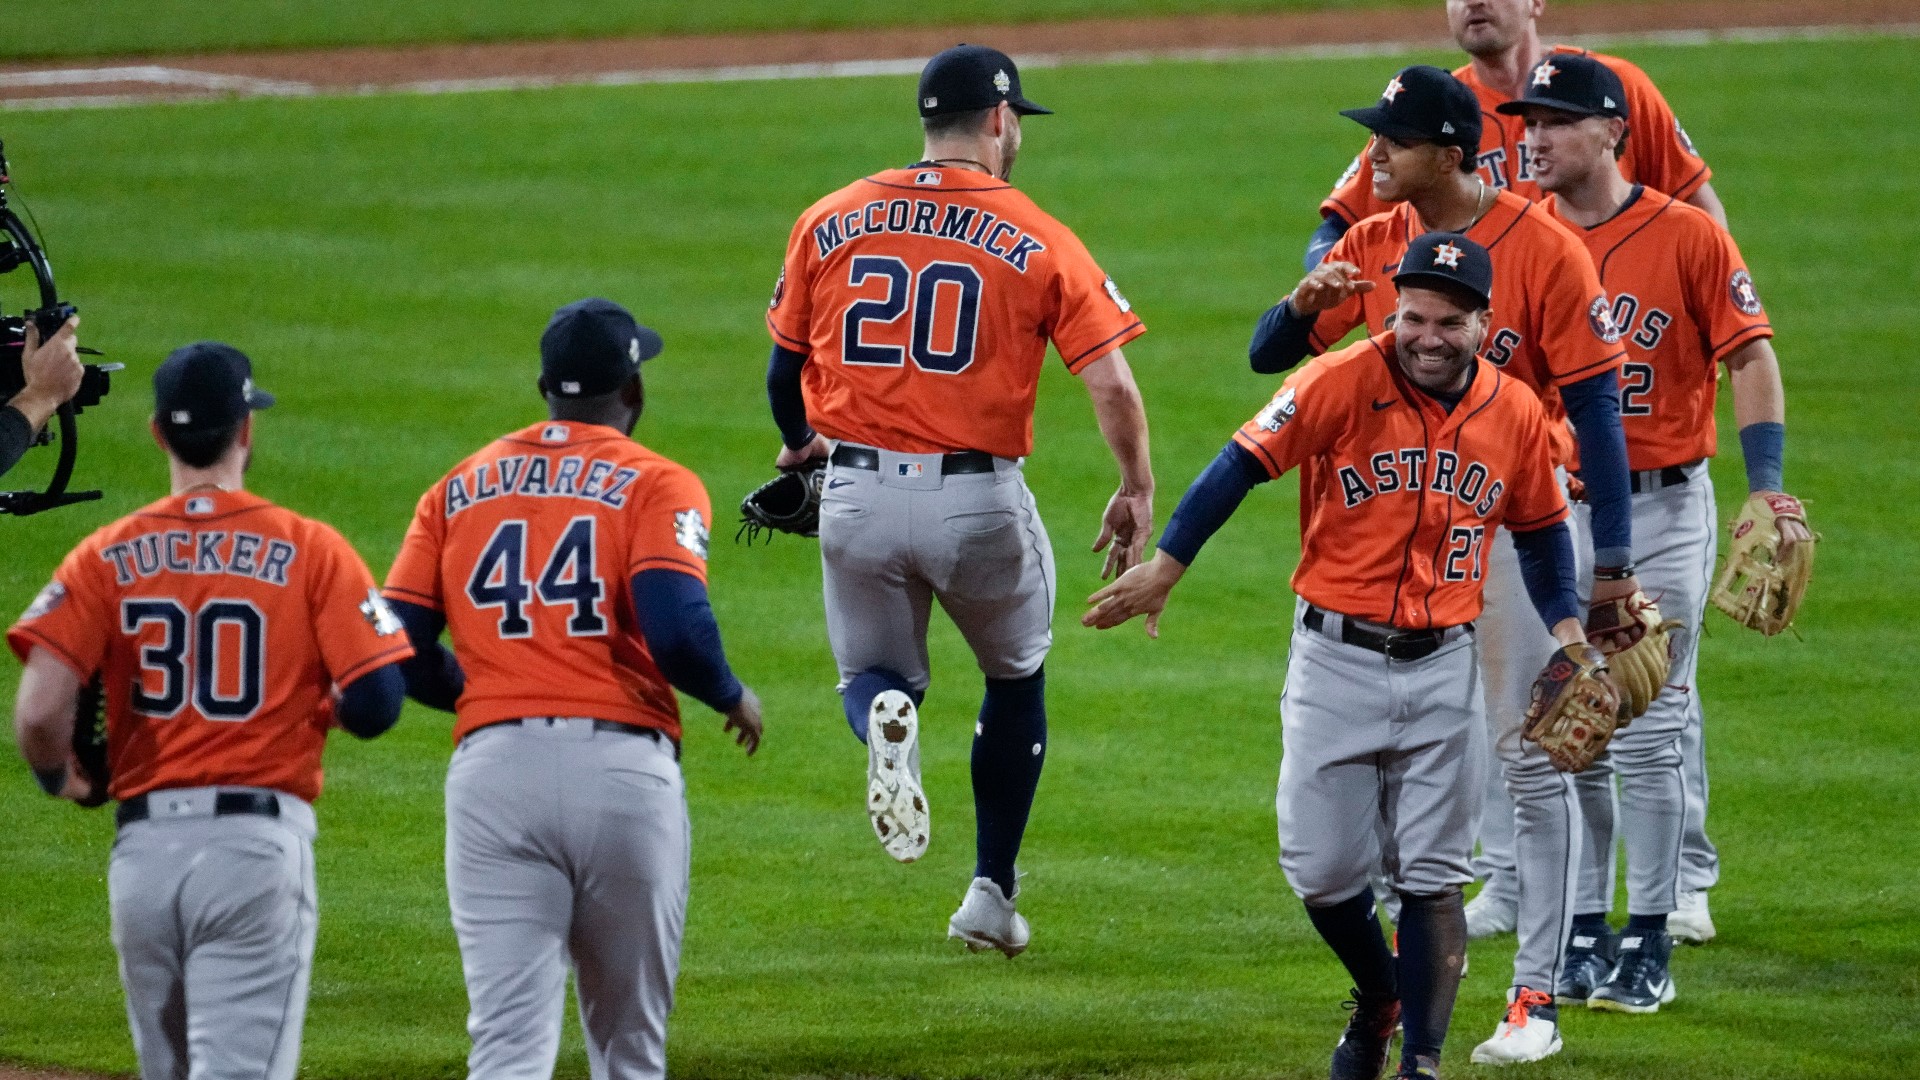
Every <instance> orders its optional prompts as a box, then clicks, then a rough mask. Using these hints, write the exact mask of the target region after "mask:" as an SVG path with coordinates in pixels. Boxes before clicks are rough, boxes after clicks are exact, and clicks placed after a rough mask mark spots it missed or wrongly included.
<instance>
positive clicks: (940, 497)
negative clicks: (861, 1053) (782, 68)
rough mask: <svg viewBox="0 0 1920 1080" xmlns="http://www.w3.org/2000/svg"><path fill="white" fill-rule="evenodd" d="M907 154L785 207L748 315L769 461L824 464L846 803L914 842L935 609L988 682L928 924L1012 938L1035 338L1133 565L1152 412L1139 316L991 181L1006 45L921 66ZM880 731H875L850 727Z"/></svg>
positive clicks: (1039, 589) (1005, 152)
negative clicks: (849, 751)
mask: <svg viewBox="0 0 1920 1080" xmlns="http://www.w3.org/2000/svg"><path fill="white" fill-rule="evenodd" d="M918 103H919V108H920V118H921V126H922V127H923V128H924V129H925V133H926V150H925V154H924V156H923V158H922V159H921V160H920V161H917V162H915V163H914V164H912V165H909V166H907V167H906V168H903V169H891V170H888V171H886V172H881V173H877V174H875V175H873V176H870V177H867V178H866V179H864V180H858V181H855V182H854V183H852V184H850V185H848V186H846V187H844V188H842V189H840V190H839V191H837V192H834V193H833V194H831V195H829V196H827V197H826V198H824V199H821V200H820V201H819V202H817V203H815V204H814V205H813V206H812V207H810V208H809V209H808V210H807V211H806V213H804V214H802V215H801V217H800V220H799V222H798V223H797V224H796V225H795V226H794V228H793V233H792V236H791V238H790V239H789V240H788V243H787V254H786V262H785V265H784V267H783V268H782V270H781V274H780V280H779V283H778V285H776V286H775V288H774V295H773V302H772V305H771V308H770V310H769V312H768V316H767V325H768V327H769V328H770V330H771V331H772V335H773V341H774V347H773V355H772V358H771V361H770V363H769V368H768V373H767V394H768V399H769V401H770V403H771V405H772V408H773V415H774V420H775V423H776V424H777V425H778V427H779V428H780V434H781V440H782V443H783V444H784V445H783V448H782V449H781V451H780V453H779V456H778V458H777V459H776V463H777V464H778V465H780V466H782V467H787V466H792V465H797V464H800V463H803V462H806V461H809V460H812V459H818V458H822V457H828V458H829V464H828V466H827V468H828V473H827V478H826V482H825V490H824V492H823V498H822V502H821V509H820V554H821V564H822V567H823V576H824V578H825V593H826V609H827V633H828V637H829V639H830V641H831V643H832V646H833V654H834V660H835V662H836V663H837V664H838V666H839V669H840V683H839V688H840V691H841V694H842V697H843V701H844V703H845V708H846V714H847V721H848V723H849V724H850V725H852V728H853V732H854V734H855V735H856V736H858V737H859V738H860V739H861V740H862V741H863V742H866V743H867V746H868V755H867V760H868V768H867V772H868V785H867V786H868V796H867V810H868V815H869V818H870V820H871V821H872V824H873V827H874V831H875V834H876V835H877V836H878V837H879V839H880V842H881V844H882V846H883V847H884V848H885V849H886V851H887V853H888V854H889V855H891V856H892V857H893V858H895V859H898V860H900V861H902V862H911V861H913V860H914V859H917V858H919V857H920V855H921V854H922V853H923V852H924V851H925V850H926V847H927V840H928V824H929V818H928V812H927V805H926V796H925V793H924V791H923V789H922V787H921V784H920V775H919V772H920V768H919V737H920V736H919V721H918V712H917V706H918V705H919V703H920V701H921V699H922V697H923V695H924V694H925V693H926V689H927V685H928V682H929V680H930V673H929V671H928V668H927V643H926V635H927V615H928V612H929V610H930V608H931V605H932V602H933V601H934V600H935V599H938V600H939V602H940V606H941V608H942V609H943V610H945V611H946V613H947V614H948V616H950V617H951V618H952V619H953V621H954V624H955V625H956V626H958V627H959V629H960V632H961V634H962V635H963V636H964V637H965V638H966V640H967V644H968V646H969V647H971V648H972V650H973V653H974V656H975V658H976V659H977V660H978V661H979V664H980V670H981V671H982V672H983V673H984V674H985V676H986V684H987V685H986V695H985V699H984V700H983V702H982V703H981V706H980V719H979V723H978V724H977V725H976V727H975V729H974V741H973V793H974V811H975V815H976V819H977V832H976V843H977V849H978V860H977V863H976V866H975V871H974V875H975V876H974V879H973V882H972V884H971V885H970V886H969V887H968V889H967V892H966V895H965V898H964V899H963V900H962V902H961V905H960V908H959V910H958V911H957V912H956V913H955V914H954V916H953V917H952V919H951V920H950V921H949V923H948V934H949V936H951V937H956V938H960V939H961V940H963V941H965V942H966V943H967V945H968V947H969V948H971V949H975V950H979V949H986V948H996V949H999V950H1001V951H1002V952H1004V953H1005V954H1006V955H1008V956H1013V955H1015V954H1017V953H1019V952H1020V951H1021V950H1022V949H1024V948H1026V946H1027V942H1028V938H1029V928H1028V925H1027V922H1026V919H1025V918H1024V917H1023V916H1021V915H1020V914H1019V913H1018V912H1016V911H1015V910H1014V894H1015V892H1016V891H1017V888H1018V886H1017V883H1016V880H1015V872H1014V862H1015V858H1016V856H1018V854H1019V852H1020V841H1021V837H1022V835H1023V834H1024V832H1025V830H1026V823H1027V815H1028V811H1029V810H1030V808H1031V807H1032V804H1033V794H1034V791H1035V789H1036V787H1037V786H1038V785H1039V782H1040V770H1041V765H1042V763H1043V762H1044V760H1045V757H1046V742H1047V719H1046V703H1045V696H1044V687H1045V678H1046V676H1045V673H1044V670H1043V666H1042V665H1043V662H1044V661H1045V660H1046V655H1047V650H1048V648H1049V647H1050V645H1051V644H1052V630H1051V623H1052V617H1053V589H1054V565H1053V549H1052V547H1051V545H1050V543H1049V541H1048V539H1047V533H1046V529H1045V527H1044V526H1043V525H1042V524H1041V522H1040V514H1039V511H1038V509H1037V508H1036V507H1035V506H1034V501H1033V496H1032V495H1031V494H1030V493H1029V492H1028V490H1027V486H1026V482H1025V480H1024V479H1023V477H1022V475H1021V464H1022V459H1024V458H1025V457H1026V456H1027V454H1029V453H1031V452H1032V450H1033V405H1034V396H1035V391H1036V387H1037V384H1038V382H1039V378H1040V367H1041V364H1042V363H1043V362H1044V361H1045V358H1046V348H1047V343H1048V342H1049V341H1051V342H1052V343H1053V346H1054V348H1055V349H1056V350H1057V351H1058V352H1059V354H1060V359H1061V361H1062V362H1063V363H1065V365H1066V367H1067V370H1068V371H1070V372H1072V373H1074V374H1075V375H1077V376H1079V378H1080V380H1081V381H1082V382H1083V383H1085V384H1086V386H1087V390H1088V392H1089V393H1090V394H1091V396H1092V398H1093V407H1094V413H1095V415H1096V417H1097V419H1098V420H1099V424H1100V431H1101V434H1102V435H1103V436H1104V437H1105V438H1106V441H1107V445H1108V447H1109V448H1110V449H1111V450H1112V452H1113V456H1114V459H1115V461H1116V462H1118V464H1119V467H1120V487H1119V490H1118V491H1117V492H1115V493H1114V495H1113V497H1112V499H1111V500H1109V502H1108V504H1107V508H1106V512H1105V514H1104V515H1103V517H1102V519H1101V529H1100V535H1099V538H1098V539H1097V541H1096V542H1095V544H1094V550H1095V551H1101V550H1106V549H1108V547H1109V545H1111V550H1109V552H1108V557H1107V564H1106V565H1107V570H1108V571H1115V570H1118V571H1125V570H1126V569H1127V568H1128V567H1129V566H1132V565H1133V564H1134V563H1135V562H1137V561H1138V560H1139V557H1140V554H1141V552H1142V550H1143V549H1144V547H1145V545H1146V542H1147V536H1148V534H1149V533H1150V532H1151V531H1152V524H1153V474H1152V471H1151V469H1150V466H1149V464H1148V459H1147V421H1146V413H1145V411H1144V409H1143V408H1142V405H1141V401H1140V394H1139V391H1138V389H1137V388H1136V387H1135V385H1134V381H1133V375H1132V373H1131V371H1130V370H1129V369H1128V367H1127V362H1126V359H1125V357H1123V356H1122V355H1121V352H1120V349H1121V346H1123V345H1125V344H1126V343H1127V342H1129V341H1132V340H1133V339H1134V338H1136V337H1138V336H1139V335H1140V334H1142V333H1144V332H1145V330H1146V327H1144V326H1143V325H1142V324H1141V322H1140V319H1139V317H1138V316H1136V315H1135V314H1134V313H1133V310H1132V307H1131V305H1129V304H1128V303H1127V300H1126V298H1125V297H1123V296H1122V295H1121V294H1120V290H1119V289H1117V288H1115V287H1114V284H1113V281H1112V279H1111V278H1109V277H1107V275H1106V274H1105V273H1103V272H1102V271H1101V269H1100V267H1099V266H1098V265H1097V264H1096V263H1095V262H1094V261H1093V257H1092V256H1091V255H1089V254H1088V253H1087V249H1086V248H1085V247H1084V246H1083V245H1082V244H1081V243H1080V241H1079V239H1077V238H1076V237H1075V236H1074V235H1073V233H1072V232H1070V231H1068V229H1067V228H1066V227H1065V226H1063V225H1061V224H1060V223H1059V222H1058V221H1055V220H1054V219H1053V218H1052V217H1049V216H1048V215H1047V214H1046V213H1045V212H1044V211H1042V210H1041V209H1040V208H1039V207H1037V206H1035V205H1034V204H1033V201H1032V200H1031V199H1029V198H1027V197H1026V196H1025V195H1023V194H1021V193H1020V192H1019V191H1018V190H1017V189H1015V188H1014V187H1013V186H1012V184H1011V183H1010V182H1009V181H1008V177H1009V176H1011V175H1012V172H1013V165H1014V159H1015V157H1016V155H1017V154H1018V152H1019V149H1020V125H1021V118H1022V117H1024V116H1032V115H1035V114H1040V113H1046V112H1048V111H1049V110H1046V109H1043V108H1041V107H1040V106H1038V105H1035V104H1034V103H1033V102H1031V101H1028V100H1027V99H1026V97H1025V96H1024V95H1023V94H1022V93H1021V88H1020V72H1019V70H1018V69H1017V68H1015V67H1014V64H1013V61H1012V60H1009V59H1008V58H1007V57H1006V55H1005V54H1003V53H1000V52H998V51H996V50H994V49H990V48H986V47H984V46H980V45H959V46H956V47H954V48H951V49H948V50H946V51H945V52H942V53H940V54H939V55H938V56H935V57H934V58H933V59H932V60H930V61H928V62H927V65H926V68H925V69H924V70H923V71H922V72H921V75H920V87H919V98H918ZM874 732H878V736H879V737H877V738H874V737H871V736H872V734H873V733H874Z"/></svg>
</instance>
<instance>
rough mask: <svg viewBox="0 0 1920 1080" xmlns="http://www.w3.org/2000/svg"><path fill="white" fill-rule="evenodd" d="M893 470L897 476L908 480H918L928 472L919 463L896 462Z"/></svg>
mask: <svg viewBox="0 0 1920 1080" xmlns="http://www.w3.org/2000/svg"><path fill="white" fill-rule="evenodd" d="M893 468H894V471H895V472H896V473H897V474H899V475H900V476H903V477H905V478H907V479H908V480H917V479H919V478H920V476H921V475H922V474H923V473H925V472H926V471H927V470H926V468H925V466H923V465H921V464H920V463H919V462H917V461H896V462H894V463H893Z"/></svg>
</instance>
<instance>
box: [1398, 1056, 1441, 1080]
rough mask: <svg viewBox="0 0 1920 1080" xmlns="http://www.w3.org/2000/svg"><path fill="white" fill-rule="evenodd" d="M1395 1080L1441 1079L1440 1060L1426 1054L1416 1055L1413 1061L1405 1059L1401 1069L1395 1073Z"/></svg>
mask: <svg viewBox="0 0 1920 1080" xmlns="http://www.w3.org/2000/svg"><path fill="white" fill-rule="evenodd" d="M1393 1080H1440V1061H1439V1059H1437V1058H1430V1057H1427V1056H1425V1055H1420V1056H1416V1057H1415V1058H1414V1059H1413V1060H1412V1061H1403V1062H1401V1063H1400V1069H1399V1071H1398V1072H1395V1073H1394V1074H1393Z"/></svg>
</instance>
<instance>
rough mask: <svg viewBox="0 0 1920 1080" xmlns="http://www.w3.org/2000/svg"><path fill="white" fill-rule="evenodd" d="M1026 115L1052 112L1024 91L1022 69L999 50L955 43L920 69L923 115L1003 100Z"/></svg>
mask: <svg viewBox="0 0 1920 1080" xmlns="http://www.w3.org/2000/svg"><path fill="white" fill-rule="evenodd" d="M1003 101H1004V102H1006V103H1007V104H1009V105H1012V106H1013V111H1014V112H1017V113H1019V114H1021V115H1022V116H1033V115H1035V114H1037V113H1051V112H1053V110H1052V109H1043V108H1041V107H1040V106H1038V105H1035V104H1034V103H1033V102H1031V101H1028V100H1027V99H1026V97H1025V96H1024V95H1022V94H1021V93H1020V69H1019V68H1017V67H1014V66H1013V61H1012V60H1011V59H1009V58H1008V56H1007V54H1006V53H1003V52H1001V51H1000V50H999V49H989V48H988V47H986V46H985V45H955V46H954V47H953V48H951V49H948V50H947V51H945V52H943V53H940V54H939V55H937V56H935V57H934V58H933V59H931V60H929V61H927V66H926V67H924V68H922V69H920V115H921V116H939V115H940V114H942V113H957V112H972V111H973V110H975V109H990V108H992V107H993V106H995V105H998V104H1000V103H1001V102H1003Z"/></svg>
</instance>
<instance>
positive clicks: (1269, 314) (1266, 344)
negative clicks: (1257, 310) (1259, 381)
mask: <svg viewBox="0 0 1920 1080" xmlns="http://www.w3.org/2000/svg"><path fill="white" fill-rule="evenodd" d="M1312 331H1313V320H1312V319H1311V318H1303V317H1301V316H1299V315H1295V314H1294V313H1293V301H1292V300H1282V301H1280V302H1279V303H1277V304H1275V305H1273V306H1272V307H1270V308H1268V309H1267V311H1266V314H1264V315H1261V316H1260V322H1259V323H1258V324H1257V325H1256V326H1254V328H1253V342H1252V343H1251V344H1249V345H1248V346H1247V362H1248V363H1249V364H1251V365H1253V370H1254V371H1256V372H1258V373H1260V374H1262V375H1278V374H1279V373H1281V372H1283V371H1286V370H1288V369H1289V368H1291V367H1293V366H1294V365H1295V364H1298V363H1299V362H1300V361H1302V360H1305V359H1306V358H1307V355H1308V354H1309V353H1311V352H1313V345H1312V343H1310V342H1309V341H1308V340H1307V335H1308V334H1309V333H1311V332H1312Z"/></svg>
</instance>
